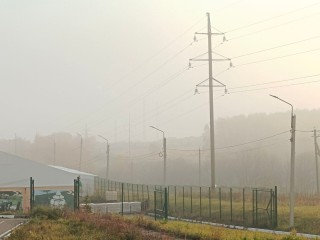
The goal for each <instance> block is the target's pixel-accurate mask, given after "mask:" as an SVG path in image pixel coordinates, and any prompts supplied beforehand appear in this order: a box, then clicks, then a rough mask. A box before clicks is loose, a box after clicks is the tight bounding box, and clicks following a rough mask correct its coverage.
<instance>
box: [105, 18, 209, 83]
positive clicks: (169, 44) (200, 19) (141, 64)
mask: <svg viewBox="0 0 320 240" xmlns="http://www.w3.org/2000/svg"><path fill="white" fill-rule="evenodd" d="M203 18H204V17H201V18H199V20H197V21H196V22H195V23H194V24H193V25H192V26H191V27H189V28H187V29H186V30H185V31H184V32H182V33H181V34H180V35H178V36H177V37H176V38H175V39H173V40H172V41H170V42H169V43H168V44H167V45H165V46H164V47H163V48H161V49H160V50H159V51H158V52H156V53H155V54H154V55H152V56H151V57H149V58H147V59H146V60H144V61H143V62H142V63H140V64H139V65H138V66H137V67H135V68H134V69H133V70H132V71H131V72H130V73H128V74H126V75H125V76H123V77H121V78H120V79H118V80H116V81H115V82H114V84H112V85H111V88H112V87H114V86H116V85H117V84H118V83H120V82H121V81H122V80H124V79H126V78H127V77H128V76H130V75H131V74H132V73H134V72H136V71H137V70H139V69H140V68H142V67H143V66H144V65H145V64H146V63H148V62H150V61H151V60H153V59H154V58H156V57H157V56H159V55H160V54H161V53H162V52H163V51H164V50H166V49H168V48H169V47H170V46H172V45H173V44H174V43H175V42H176V41H177V40H178V39H180V38H181V37H182V36H184V35H185V34H187V33H188V32H189V31H190V30H191V29H192V28H194V27H195V26H197V25H198V24H199V23H200V22H201V21H202V20H203Z"/></svg>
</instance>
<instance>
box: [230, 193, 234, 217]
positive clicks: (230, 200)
mask: <svg viewBox="0 0 320 240" xmlns="http://www.w3.org/2000/svg"><path fill="white" fill-rule="evenodd" d="M230 217H231V222H232V217H233V216H232V188H230Z"/></svg>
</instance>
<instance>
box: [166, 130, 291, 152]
mask: <svg viewBox="0 0 320 240" xmlns="http://www.w3.org/2000/svg"><path fill="white" fill-rule="evenodd" d="M288 132H290V131H289V130H287V131H284V132H280V133H276V134H274V135H271V136H268V137H264V138H260V139H256V140H252V141H249V142H244V143H239V144H236V145H230V146H225V147H217V148H215V149H216V150H222V149H227V148H234V147H239V146H243V145H247V144H251V143H256V142H260V141H264V140H267V139H270V138H274V137H277V136H280V135H283V134H285V133H288ZM168 150H172V151H181V152H192V151H199V149H177V148H172V149H168ZM202 151H210V149H203V150H202Z"/></svg>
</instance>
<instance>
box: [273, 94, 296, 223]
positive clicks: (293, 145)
mask: <svg viewBox="0 0 320 240" xmlns="http://www.w3.org/2000/svg"><path fill="white" fill-rule="evenodd" d="M270 96H271V97H273V98H276V99H278V100H280V101H282V102H284V103H286V104H288V105H290V106H291V139H290V142H291V164H290V165H291V170H290V216H289V224H290V227H291V228H292V227H294V204H295V203H294V170H295V155H296V153H295V148H296V115H295V114H293V106H292V104H291V103H288V102H287V101H285V100H283V99H281V98H279V97H277V96H274V95H270Z"/></svg>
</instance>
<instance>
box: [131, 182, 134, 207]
mask: <svg viewBox="0 0 320 240" xmlns="http://www.w3.org/2000/svg"><path fill="white" fill-rule="evenodd" d="M133 192H134V191H133V183H132V184H131V194H132V202H134V194H133Z"/></svg>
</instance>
